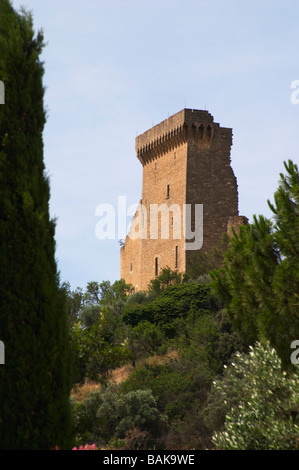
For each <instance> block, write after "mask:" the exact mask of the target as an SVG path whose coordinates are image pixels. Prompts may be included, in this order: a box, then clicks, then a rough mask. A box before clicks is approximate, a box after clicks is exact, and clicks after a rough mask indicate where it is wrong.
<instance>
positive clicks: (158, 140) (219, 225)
mask: <svg viewBox="0 0 299 470" xmlns="http://www.w3.org/2000/svg"><path fill="white" fill-rule="evenodd" d="M231 145H232V129H230V128H225V127H221V126H220V125H219V124H217V123H215V122H214V119H213V117H212V116H211V114H210V113H209V112H208V111H201V110H192V109H183V110H182V111H180V112H178V113H176V114H174V115H173V116H171V117H169V118H168V119H166V120H164V121H162V122H161V123H160V124H158V125H156V126H154V127H152V128H151V129H149V130H148V131H146V132H144V133H143V134H141V135H139V136H138V137H136V152H137V157H138V159H139V161H140V162H141V164H142V167H143V181H142V198H141V200H140V204H139V207H138V209H137V211H136V214H135V216H134V218H133V220H132V224H131V230H130V232H129V233H128V235H127V237H126V240H125V243H124V245H123V246H122V247H121V253H120V261H121V278H122V279H124V280H125V281H126V282H127V283H130V284H132V285H133V286H134V287H135V289H136V290H146V289H147V287H148V283H149V281H150V280H151V279H154V278H155V277H156V276H158V275H159V272H160V270H161V269H162V268H164V267H169V268H171V269H172V270H178V271H179V272H188V265H189V263H190V259H191V257H192V256H193V255H194V253H196V252H197V251H198V250H203V251H204V252H207V251H208V250H209V249H210V248H212V247H213V246H215V245H216V244H217V243H218V242H219V241H220V239H221V237H222V234H223V233H224V232H226V233H229V234H230V233H231V227H232V226H233V227H235V228H237V227H238V226H240V225H243V224H245V223H247V218H246V217H244V216H239V211H238V189H237V181H236V177H235V175H234V172H233V170H232V168H231V164H230V163H231V159H230V150H231Z"/></svg>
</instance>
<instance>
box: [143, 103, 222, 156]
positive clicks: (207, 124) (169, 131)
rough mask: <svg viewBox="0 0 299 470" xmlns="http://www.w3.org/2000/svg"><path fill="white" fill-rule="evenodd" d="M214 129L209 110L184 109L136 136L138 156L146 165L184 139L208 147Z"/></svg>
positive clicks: (215, 126)
mask: <svg viewBox="0 0 299 470" xmlns="http://www.w3.org/2000/svg"><path fill="white" fill-rule="evenodd" d="M216 128H219V124H217V123H214V120H213V117H212V115H211V114H210V113H209V112H208V111H201V110H192V109H183V110H182V111H180V112H179V113H177V114H174V115H173V116H171V117H170V118H168V119H165V120H164V121H162V122H161V123H160V124H158V125H156V126H154V127H152V128H151V129H149V130H148V131H146V132H144V133H143V134H141V135H139V136H138V137H136V142H135V148H136V153H137V157H138V159H139V160H140V162H141V163H142V165H145V164H147V163H148V162H150V161H152V160H153V159H155V158H158V157H160V156H162V155H163V154H165V153H167V152H169V151H171V150H175V149H176V148H177V147H179V146H180V145H183V144H185V143H187V142H193V143H195V144H197V145H198V146H200V147H209V146H210V145H211V142H212V140H213V136H214V132H215V129H216Z"/></svg>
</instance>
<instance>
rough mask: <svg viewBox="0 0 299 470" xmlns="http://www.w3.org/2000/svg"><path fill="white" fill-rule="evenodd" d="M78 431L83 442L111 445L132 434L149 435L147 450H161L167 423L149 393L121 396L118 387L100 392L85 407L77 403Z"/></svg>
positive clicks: (143, 391)
mask: <svg viewBox="0 0 299 470" xmlns="http://www.w3.org/2000/svg"><path fill="white" fill-rule="evenodd" d="M73 407H74V413H73V420H74V429H75V432H76V436H77V438H78V440H79V443H81V442H90V443H96V444H98V445H101V446H103V445H107V444H108V442H110V441H111V440H112V439H113V440H117V439H124V438H125V437H126V435H127V433H128V432H129V431H133V430H136V429H138V430H140V431H146V436H147V439H146V441H145V442H144V444H145V445H147V447H145V448H152V447H153V446H155V447H157V442H159V440H160V439H161V436H162V434H163V432H164V431H165V430H166V428H167V419H166V417H165V416H164V415H162V414H161V413H160V412H159V410H158V409H157V405H156V400H155V399H154V397H153V395H152V394H151V392H150V391H148V390H137V391H131V392H127V393H119V391H118V389H117V387H113V386H112V387H108V388H107V389H104V390H96V391H94V392H92V393H90V395H89V397H88V398H87V399H86V400H85V401H84V402H82V403H73Z"/></svg>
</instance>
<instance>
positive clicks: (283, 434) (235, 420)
mask: <svg viewBox="0 0 299 470" xmlns="http://www.w3.org/2000/svg"><path fill="white" fill-rule="evenodd" d="M214 392H216V395H218V402H222V403H224V405H225V413H226V416H225V424H224V428H223V430H222V431H219V432H215V434H214V436H213V442H214V444H215V446H216V447H217V448H218V449H221V450H274V449H275V450H289V449H294V448H295V444H296V441H297V440H298V437H299V423H298V420H297V419H296V417H297V413H298V412H299V373H298V370H297V369H294V371H293V374H288V375H287V373H286V372H285V371H283V369H282V366H281V360H280V359H279V357H278V355H277V353H276V351H275V350H274V349H272V348H271V347H270V346H269V344H268V343H267V344H266V345H265V346H263V345H262V344H260V343H257V344H256V345H255V347H250V353H249V354H236V357H235V360H234V362H232V363H231V365H230V366H229V367H227V368H226V371H225V374H224V377H223V379H222V380H217V381H215V383H214Z"/></svg>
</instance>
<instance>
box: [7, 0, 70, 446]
mask: <svg viewBox="0 0 299 470" xmlns="http://www.w3.org/2000/svg"><path fill="white" fill-rule="evenodd" d="M43 47H44V38H43V32H42V31H38V32H37V33H35V32H34V30H33V20H32V15H31V13H28V12H26V11H25V10H24V9H21V10H20V11H19V12H16V11H15V10H14V9H13V7H12V5H11V3H10V1H9V0H0V80H2V81H3V82H4V84H5V104H3V105H0V260H1V262H0V340H1V341H3V342H4V345H5V364H4V365H0V449H4V450H15V449H17V450H23V449H25V450H30V449H37V450H44V449H45V450H46V449H51V448H54V447H55V446H59V447H60V448H61V449H63V448H69V446H70V444H71V442H70V406H69V393H70V387H71V380H70V368H69V339H68V324H67V313H66V309H65V300H64V296H63V290H62V288H61V287H60V281H59V274H58V271H57V265H56V260H55V238H54V237H55V221H54V220H52V219H51V218H50V215H49V198H50V187H49V181H48V178H47V176H46V174H45V165H44V161H43V129H44V125H45V122H46V113H45V109H44V104H43V101H44V86H43V74H44V66H43V63H42V62H41V60H40V55H41V52H42V50H43Z"/></svg>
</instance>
